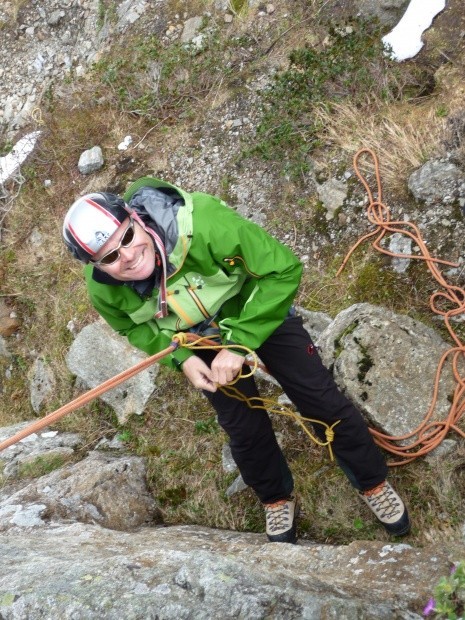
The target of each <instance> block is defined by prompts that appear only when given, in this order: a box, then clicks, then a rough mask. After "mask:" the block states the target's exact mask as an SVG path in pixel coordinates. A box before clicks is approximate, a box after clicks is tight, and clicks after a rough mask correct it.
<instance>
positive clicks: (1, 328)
mask: <svg viewBox="0 0 465 620" xmlns="http://www.w3.org/2000/svg"><path fill="white" fill-rule="evenodd" d="M20 327H21V323H20V322H19V320H18V319H17V318H12V317H9V316H3V317H0V336H3V337H4V338H8V336H11V335H12V334H14V333H15V332H16V331H18V329H19V328H20Z"/></svg>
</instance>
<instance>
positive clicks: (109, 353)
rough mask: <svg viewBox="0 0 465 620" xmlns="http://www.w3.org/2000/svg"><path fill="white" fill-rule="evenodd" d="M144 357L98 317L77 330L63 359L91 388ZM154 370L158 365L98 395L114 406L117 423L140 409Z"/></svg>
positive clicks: (149, 391) (152, 380)
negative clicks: (77, 332) (80, 329)
mask: <svg viewBox="0 0 465 620" xmlns="http://www.w3.org/2000/svg"><path fill="white" fill-rule="evenodd" d="M97 352H98V353H97ZM146 357H147V356H146V355H145V354H144V353H142V352H141V351H139V350H138V349H135V348H134V347H132V346H131V345H130V344H129V343H128V341H127V340H126V338H124V337H122V336H119V335H118V334H117V333H116V332H114V331H113V330H112V329H111V328H110V327H109V326H108V325H107V324H106V323H104V322H103V321H98V322H96V323H92V324H91V325H87V326H86V327H84V329H83V330H82V331H81V332H80V333H79V334H78V336H77V337H76V339H75V340H74V342H73V343H72V345H71V347H70V350H69V352H68V355H67V356H66V361H67V364H68V368H69V370H70V371H71V372H72V373H73V374H75V375H77V377H78V378H79V379H80V380H81V381H83V382H84V384H85V385H86V386H88V387H89V388H94V387H96V386H97V385H100V384H101V383H103V382H104V381H106V380H107V379H110V378H111V377H113V376H115V375H117V374H119V373H120V372H122V371H123V370H126V369H128V368H130V367H131V366H133V365H135V364H137V363H138V362H140V361H141V360H143V359H145V358H146ZM157 374H158V366H155V365H154V366H152V367H151V368H148V369H147V370H144V371H142V372H140V373H139V374H137V375H135V376H134V377H133V378H132V379H128V380H127V381H125V382H124V383H122V384H121V385H119V386H117V387H115V388H113V389H112V390H110V391H108V392H106V393H105V394H102V396H101V399H102V400H103V401H104V402H106V403H107V404H109V405H110V406H111V407H113V409H114V410H115V412H116V415H117V416H118V420H119V422H120V423H123V422H124V421H125V420H127V418H128V416H129V415H131V414H134V413H135V414H137V415H140V414H142V413H143V411H144V407H145V404H146V402H147V399H148V398H149V397H150V395H151V394H152V392H153V390H154V388H155V384H154V381H155V378H156V376H157Z"/></svg>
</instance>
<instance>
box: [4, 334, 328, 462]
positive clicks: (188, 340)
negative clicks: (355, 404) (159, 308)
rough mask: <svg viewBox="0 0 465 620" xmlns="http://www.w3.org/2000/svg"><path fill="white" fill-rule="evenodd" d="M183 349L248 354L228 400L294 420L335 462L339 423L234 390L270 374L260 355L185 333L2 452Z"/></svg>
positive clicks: (18, 435) (34, 424) (20, 433)
mask: <svg viewBox="0 0 465 620" xmlns="http://www.w3.org/2000/svg"><path fill="white" fill-rule="evenodd" d="M180 346H181V347H185V348H188V349H195V348H198V349H213V350H216V349H225V348H226V349H235V350H238V349H239V350H242V351H243V352H244V353H245V354H247V355H251V356H252V358H253V359H252V361H251V362H248V361H247V362H246V363H247V364H248V365H249V366H250V367H251V370H250V372H249V373H246V374H239V375H238V376H237V377H236V378H235V379H234V381H231V382H230V383H229V384H228V385H227V386H223V387H220V389H222V390H223V391H224V392H225V394H227V395H228V396H231V397H232V398H236V399H238V400H242V401H243V402H246V403H247V405H248V406H249V407H250V408H251V409H265V410H266V411H269V412H270V413H276V414H280V415H286V416H289V417H291V418H293V419H294V421H295V422H297V424H299V425H300V427H301V428H302V429H303V430H304V432H305V433H306V435H307V436H308V437H309V438H310V439H311V440H312V441H313V442H315V443H316V444H317V445H319V446H327V447H328V450H329V455H330V458H331V460H333V459H334V456H333V451H332V448H331V443H332V442H333V440H334V430H333V429H334V427H335V426H336V424H338V422H336V423H335V424H333V425H332V426H329V425H328V424H326V423H325V422H321V421H320V420H312V419H309V418H302V417H301V416H300V415H299V414H298V413H296V412H295V411H293V410H292V409H290V408H288V407H286V406H283V405H279V404H278V403H276V402H275V401H273V400H271V399H262V398H247V397H246V396H244V395H243V394H242V393H241V392H240V391H239V390H238V389H236V388H234V387H233V386H234V384H235V383H236V382H237V381H238V380H239V379H241V378H247V377H250V376H251V375H253V374H254V373H255V371H256V370H257V368H258V367H259V366H260V367H261V368H262V369H263V370H265V371H266V368H265V367H264V366H262V365H261V364H259V363H258V358H257V355H256V354H255V353H254V352H253V351H252V350H251V349H249V348H248V347H244V346H241V345H236V344H235V345H224V344H221V343H218V342H215V341H214V340H211V339H209V338H207V337H203V336H198V335H197V334H192V333H185V332H180V333H179V334H176V336H174V338H173V341H172V342H171V344H170V345H169V346H168V347H166V349H163V351H160V352H159V353H156V354H155V355H152V356H150V357H148V358H147V359H145V360H142V361H141V362H139V363H137V364H135V365H134V366H132V367H131V368H128V369H127V370H124V371H123V372H121V373H119V374H118V375H116V376H114V377H112V378H110V379H108V380H107V381H105V382H104V383H101V384H100V385H98V386H97V387H95V388H92V389H91V390H89V391H88V392H85V393H84V394H81V396H78V397H77V398H75V399H74V400H72V401H71V402H69V403H67V404H66V405H63V407H60V408H59V409H57V410H56V411H53V412H52V413H49V414H48V415H46V416H45V417H43V418H41V419H40V420H36V421H35V422H32V423H31V424H29V425H28V426H26V427H25V428H23V429H22V430H21V431H18V432H17V433H16V434H15V435H13V436H12V437H9V438H8V439H5V440H4V441H2V442H0V452H1V451H2V450H5V449H6V448H8V447H9V446H12V445H13V444H15V443H17V442H18V441H21V440H22V439H24V438H25V437H28V436H29V435H32V434H33V433H36V432H37V431H40V430H42V429H43V428H45V427H46V426H49V425H50V424H52V423H54V422H57V421H58V420H60V419H61V418H63V417H64V416H65V415H68V413H71V412H72V411H75V410H76V409H78V408H79V407H82V406H83V405H86V404H87V403H89V402H90V401H91V400H94V399H95V398H97V397H99V396H101V395H102V394H104V393H105V392H108V390H111V389H113V388H115V387H116V386H117V385H119V384H120V383H123V382H124V381H126V380H127V379H130V378H131V377H133V376H134V375H136V374H137V373H139V372H141V371H142V370H145V369H146V368H148V367H149V366H152V365H153V364H155V363H156V362H158V361H159V360H160V359H162V358H163V357H166V356H167V355H169V354H170V353H172V352H173V351H175V350H176V349H177V348H178V347H180ZM307 422H309V423H312V424H321V425H322V426H324V427H325V437H326V441H325V442H323V441H321V440H320V439H318V438H317V437H315V436H313V435H312V433H311V432H310V431H309V430H308V428H307V427H306V423H307Z"/></svg>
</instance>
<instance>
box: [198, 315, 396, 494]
mask: <svg viewBox="0 0 465 620" xmlns="http://www.w3.org/2000/svg"><path fill="white" fill-rule="evenodd" d="M256 353H257V355H258V356H259V357H260V359H261V360H262V361H263V363H264V364H265V366H266V367H267V369H268V371H269V372H270V374H271V375H272V376H273V377H274V378H275V379H276V380H277V381H278V382H279V384H280V385H281V387H282V388H283V390H284V392H285V393H286V394H287V396H288V397H289V398H290V399H291V401H292V402H293V403H294V405H295V406H296V407H297V409H298V410H299V412H300V414H301V415H302V416H303V417H307V418H314V419H316V420H321V421H323V422H326V424H328V425H330V426H331V425H332V424H334V422H336V421H337V420H340V422H339V424H338V425H337V426H336V427H335V428H334V433H335V438H334V442H333V444H332V446H333V451H334V454H335V456H336V458H337V461H338V464H339V465H340V467H341V468H342V469H343V471H344V473H345V474H346V475H347V477H348V478H349V480H350V482H351V483H352V485H353V486H354V487H356V488H358V489H361V490H366V489H371V488H373V487H375V486H376V485H377V484H379V483H380V482H382V481H383V480H384V479H385V478H386V475H387V467H386V464H385V461H384V458H383V456H382V454H381V452H380V451H379V449H378V447H377V446H376V444H375V443H374V441H373V438H372V436H371V435H370V433H369V431H368V428H367V425H366V422H365V421H364V419H363V417H362V415H361V414H360V412H359V411H358V409H357V408H356V407H355V406H354V405H353V404H352V403H351V402H350V401H349V400H347V398H346V397H345V396H344V395H343V394H342V393H341V392H340V391H339V389H338V387H337V385H336V384H335V382H334V380H333V378H332V376H331V374H330V373H329V371H328V370H327V369H326V368H325V367H324V366H323V364H322V362H321V359H320V356H319V355H318V352H317V350H316V348H315V347H314V346H313V343H312V341H311V339H310V336H309V334H308V333H307V331H306V330H305V329H304V328H303V326H302V319H301V318H300V317H297V316H293V317H289V318H287V319H286V320H285V321H284V322H283V324H282V325H281V326H280V327H278V329H277V330H276V331H275V332H274V333H273V334H272V335H271V336H270V337H269V338H268V340H266V341H265V342H264V343H263V344H262V345H261V347H259V348H258V349H257V351H256ZM196 354H197V355H198V356H199V357H201V358H202V359H203V360H204V361H206V362H207V363H211V361H212V359H213V358H214V356H215V353H214V352H211V351H202V350H199V351H198V352H196ZM235 387H236V388H237V389H238V390H240V391H241V392H242V393H243V394H245V395H246V396H247V397H251V396H259V394H258V391H257V387H256V385H255V381H254V380H253V378H252V377H250V378H247V379H240V380H239V381H238V382H237V383H236V384H235ZM204 393H205V395H206V396H207V398H208V399H209V400H210V402H211V404H212V405H213V407H214V408H215V410H216V412H217V414H218V422H219V424H220V425H221V427H222V428H223V429H224V430H225V431H226V433H227V434H228V435H229V438H230V446H231V452H232V455H233V458H234V460H235V462H236V464H237V466H238V468H239V471H240V472H241V475H242V478H243V479H244V482H245V483H246V484H247V485H249V486H250V487H251V488H252V489H253V490H254V491H255V493H256V494H257V496H258V497H259V499H260V500H261V501H262V502H274V501H277V500H279V499H283V498H285V497H287V496H288V495H290V493H292V490H293V487H294V483H293V479H292V474H291V472H290V470H289V467H288V465H287V463H286V460H285V458H284V456H283V454H282V452H281V449H280V448H279V446H278V443H277V441H276V437H275V434H274V431H273V428H272V425H271V421H270V418H269V416H268V414H267V413H266V411H264V410H262V409H253V410H251V409H250V408H249V407H247V405H246V404H245V403H244V402H241V401H239V400H237V399H235V398H231V397H228V396H226V395H225V394H223V392H221V391H219V390H218V391H217V392H215V393H212V392H206V391H205V392H204ZM314 430H315V433H316V434H317V435H318V436H319V437H320V438H321V439H322V440H323V441H325V435H324V430H325V429H324V427H323V426H321V425H320V424H316V425H315V427H314Z"/></svg>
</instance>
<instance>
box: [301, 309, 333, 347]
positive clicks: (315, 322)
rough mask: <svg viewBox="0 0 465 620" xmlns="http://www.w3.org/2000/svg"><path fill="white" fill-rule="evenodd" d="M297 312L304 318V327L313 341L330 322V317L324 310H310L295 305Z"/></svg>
mask: <svg viewBox="0 0 465 620" xmlns="http://www.w3.org/2000/svg"><path fill="white" fill-rule="evenodd" d="M296 311H297V314H300V316H301V317H302V318H303V320H304V327H305V329H306V330H307V331H308V333H309V334H310V337H311V339H312V340H313V342H316V341H317V340H318V338H319V337H320V334H321V333H322V332H324V330H325V329H326V328H327V327H328V325H330V323H332V320H333V319H332V318H331V317H330V316H329V314H325V313H324V312H311V311H310V310H305V308H301V307H300V306H297V307H296Z"/></svg>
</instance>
